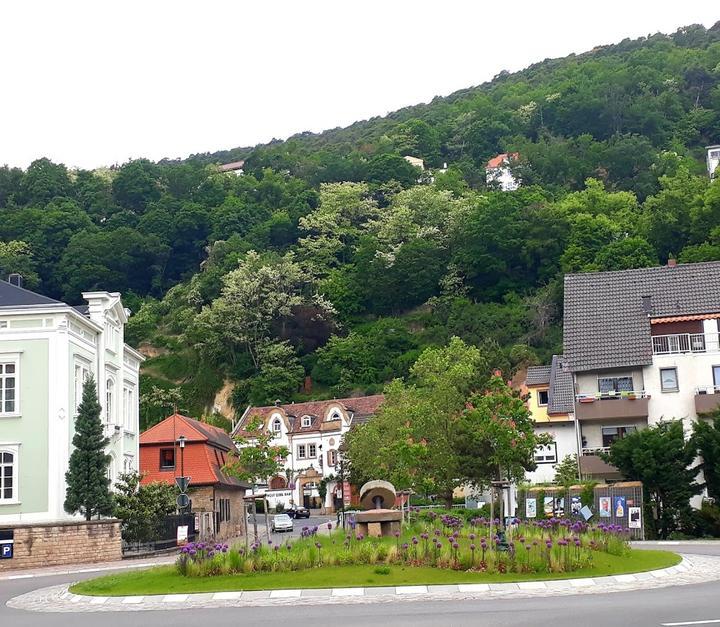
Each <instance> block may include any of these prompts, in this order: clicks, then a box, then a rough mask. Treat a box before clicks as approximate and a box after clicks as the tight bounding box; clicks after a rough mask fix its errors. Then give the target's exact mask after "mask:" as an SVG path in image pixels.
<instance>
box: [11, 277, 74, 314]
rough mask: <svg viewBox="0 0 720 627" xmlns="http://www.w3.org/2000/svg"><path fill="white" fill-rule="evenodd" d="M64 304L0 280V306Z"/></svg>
mask: <svg viewBox="0 0 720 627" xmlns="http://www.w3.org/2000/svg"><path fill="white" fill-rule="evenodd" d="M58 305H60V306H63V307H64V306H65V303H63V302H60V301H59V300H55V299H54V298H49V297H47V296H43V295H42V294H37V293H35V292H31V291H30V290H26V289H25V288H24V287H18V286H17V285H13V284H12V283H8V282H7V281H2V280H0V307H33V306H36V307H37V306H45V307H48V306H58Z"/></svg>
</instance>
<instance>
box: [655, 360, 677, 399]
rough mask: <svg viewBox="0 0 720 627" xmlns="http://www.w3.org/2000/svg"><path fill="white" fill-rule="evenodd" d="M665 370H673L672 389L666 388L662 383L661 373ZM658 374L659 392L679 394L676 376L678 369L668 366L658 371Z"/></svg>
mask: <svg viewBox="0 0 720 627" xmlns="http://www.w3.org/2000/svg"><path fill="white" fill-rule="evenodd" d="M665 370H673V371H674V372H675V387H674V388H666V387H665V385H664V383H663V371H665ZM659 374H660V391H661V392H663V393H666V394H667V393H672V392H679V391H680V377H679V376H678V369H677V368H676V367H675V366H668V367H667V368H660V371H659Z"/></svg>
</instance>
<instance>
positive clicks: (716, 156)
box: [705, 145, 720, 179]
mask: <svg viewBox="0 0 720 627" xmlns="http://www.w3.org/2000/svg"><path fill="white" fill-rule="evenodd" d="M705 150H707V157H706V159H707V171H708V174H709V175H710V178H711V179H714V178H715V171H716V170H717V167H718V165H720V145H715V146H708V147H707V148H706V149H705Z"/></svg>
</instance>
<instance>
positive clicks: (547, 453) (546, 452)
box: [535, 442, 557, 464]
mask: <svg viewBox="0 0 720 627" xmlns="http://www.w3.org/2000/svg"><path fill="white" fill-rule="evenodd" d="M556 462H557V444H556V443H555V442H551V443H550V444H545V445H543V446H538V447H537V448H536V449H535V463H537V464H555V463H556Z"/></svg>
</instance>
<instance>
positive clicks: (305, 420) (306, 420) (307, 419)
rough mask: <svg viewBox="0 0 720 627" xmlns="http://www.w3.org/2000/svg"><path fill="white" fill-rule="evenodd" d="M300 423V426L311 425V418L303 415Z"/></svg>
mask: <svg viewBox="0 0 720 627" xmlns="http://www.w3.org/2000/svg"><path fill="white" fill-rule="evenodd" d="M300 424H301V426H302V427H312V418H311V417H310V416H303V417H302V422H301V423H300Z"/></svg>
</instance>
